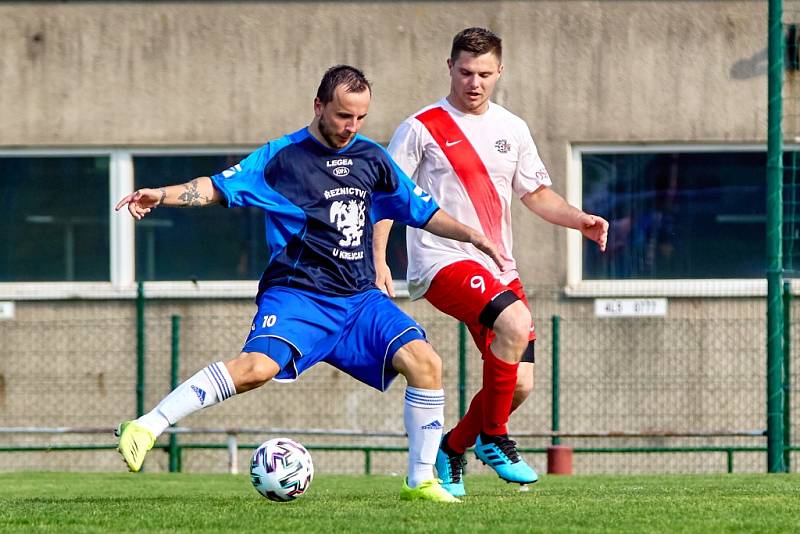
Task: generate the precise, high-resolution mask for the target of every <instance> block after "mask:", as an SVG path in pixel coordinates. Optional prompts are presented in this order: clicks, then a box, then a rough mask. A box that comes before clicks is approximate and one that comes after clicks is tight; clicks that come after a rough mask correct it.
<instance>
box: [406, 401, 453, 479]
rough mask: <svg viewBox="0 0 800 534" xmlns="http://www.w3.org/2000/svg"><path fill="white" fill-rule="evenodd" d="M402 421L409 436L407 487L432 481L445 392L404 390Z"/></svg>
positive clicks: (442, 428)
mask: <svg viewBox="0 0 800 534" xmlns="http://www.w3.org/2000/svg"><path fill="white" fill-rule="evenodd" d="M403 421H404V422H405V425H406V433H407V434H408V485H409V487H412V488H415V487H417V486H418V485H419V483H420V482H423V481H425V480H431V479H433V478H435V477H434V476H433V464H434V463H436V451H438V450H439V442H440V441H441V440H442V431H443V430H444V390H443V389H419V388H414V387H411V386H408V387H407V388H406V402H405V405H404V407H403Z"/></svg>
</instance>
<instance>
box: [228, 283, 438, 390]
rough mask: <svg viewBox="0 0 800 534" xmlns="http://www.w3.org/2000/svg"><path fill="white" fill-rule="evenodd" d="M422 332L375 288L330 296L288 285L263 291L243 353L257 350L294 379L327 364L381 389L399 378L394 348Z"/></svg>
mask: <svg viewBox="0 0 800 534" xmlns="http://www.w3.org/2000/svg"><path fill="white" fill-rule="evenodd" d="M415 339H425V331H424V330H423V329H422V327H421V326H420V325H419V324H417V322H416V321H414V320H413V319H412V318H411V317H409V316H408V315H406V314H405V313H404V312H403V311H402V310H400V308H398V307H397V306H396V305H395V304H394V302H392V301H391V299H389V297H387V296H386V295H385V294H383V293H382V292H381V291H379V290H378V289H371V290H368V291H365V292H363V293H358V294H356V295H351V296H349V297H332V296H328V295H322V294H319V293H313V292H310V291H304V290H301V289H294V288H288V287H271V288H269V289H267V290H266V291H265V292H264V294H263V295H261V299H260V301H259V303H258V312H257V313H256V316H255V317H254V318H253V324H252V325H251V326H250V335H249V336H247V341H246V342H245V344H244V347H243V348H242V352H261V353H263V354H266V355H267V356H269V357H270V358H271V359H273V360H275V361H276V362H277V363H278V365H280V366H281V370H280V372H279V373H278V374H277V376H276V377H275V380H278V381H292V380H295V379H296V378H297V377H298V376H300V374H301V373H302V372H303V371H305V370H306V369H309V368H310V367H311V366H313V365H314V364H316V363H317V362H326V363H328V364H330V365H332V366H334V367H336V368H337V369H339V370H341V371H343V372H345V373H347V374H349V375H350V376H352V377H353V378H355V379H356V380H360V381H361V382H364V383H365V384H367V385H369V386H372V387H374V388H375V389H377V390H379V391H385V390H386V388H388V387H389V385H390V384H391V383H392V380H394V379H395V378H396V377H397V371H396V370H395V369H394V367H392V363H391V359H392V356H394V353H395V352H397V349H399V348H400V347H402V346H403V345H405V344H406V343H408V342H409V341H413V340H415Z"/></svg>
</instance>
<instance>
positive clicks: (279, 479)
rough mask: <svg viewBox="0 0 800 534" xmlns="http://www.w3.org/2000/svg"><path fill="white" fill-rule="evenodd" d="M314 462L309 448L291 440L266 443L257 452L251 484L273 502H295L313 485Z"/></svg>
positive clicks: (253, 463)
mask: <svg viewBox="0 0 800 534" xmlns="http://www.w3.org/2000/svg"><path fill="white" fill-rule="evenodd" d="M313 478H314V463H313V462H312V461H311V455H310V454H309V453H308V451H307V450H306V448H305V447H303V446H302V445H300V444H299V443H297V442H296V441H293V440H291V439H289V438H275V439H271V440H268V441H265V442H264V443H262V444H261V446H259V447H258V448H257V449H256V452H255V453H253V460H252V461H251V462H250V481H251V482H252V483H253V487H255V488H256V491H258V492H259V493H260V494H261V495H263V496H264V497H266V498H267V499H269V500H271V501H277V502H284V501H293V500H295V499H296V498H298V497H299V496H301V495H302V494H304V493H305V492H306V491H308V488H309V486H311V480H312V479H313Z"/></svg>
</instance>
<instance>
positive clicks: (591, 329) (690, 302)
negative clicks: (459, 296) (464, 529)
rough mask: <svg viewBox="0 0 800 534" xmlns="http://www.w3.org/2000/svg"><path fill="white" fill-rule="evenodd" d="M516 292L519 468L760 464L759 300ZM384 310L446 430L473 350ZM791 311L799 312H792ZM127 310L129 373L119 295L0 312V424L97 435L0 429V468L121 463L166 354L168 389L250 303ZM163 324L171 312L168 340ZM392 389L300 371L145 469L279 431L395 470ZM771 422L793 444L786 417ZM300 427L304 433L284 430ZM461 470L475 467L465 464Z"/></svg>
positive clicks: (350, 468) (445, 329)
mask: <svg viewBox="0 0 800 534" xmlns="http://www.w3.org/2000/svg"><path fill="white" fill-rule="evenodd" d="M529 294H530V300H531V303H532V307H533V312H534V318H535V320H536V323H537V332H538V341H537V349H536V361H537V370H536V387H535V390H534V393H533V394H532V395H531V397H530V398H529V400H528V401H527V402H526V404H524V405H523V406H522V407H521V408H520V409H519V410H518V411H517V412H515V413H514V414H513V416H512V419H511V425H510V430H511V434H512V437H515V438H517V439H518V441H519V443H520V446H521V447H522V448H523V449H524V450H527V451H528V453H527V456H528V458H529V459H530V460H532V461H533V463H534V465H536V467H537V468H539V469H540V470H544V469H545V463H546V455H545V451H546V448H547V447H548V446H549V445H550V444H551V443H553V442H554V441H559V440H560V442H561V444H565V445H569V446H571V447H573V449H574V451H575V453H576V454H575V456H574V471H575V472H576V473H709V472H726V471H735V472H763V471H765V469H766V459H765V458H766V454H765V452H764V451H765V446H766V442H765V438H764V435H763V432H764V429H765V418H766V414H765V405H766V399H765V380H766V377H765V372H766V371H765V369H766V365H765V358H766V354H765V352H766V351H765V336H766V325H765V322H766V319H765V317H766V311H765V304H764V301H763V299H758V298H753V299H750V298H739V299H717V300H713V301H711V302H709V301H708V300H706V301H700V300H699V299H672V300H671V301H670V308H669V313H668V315H667V316H666V317H661V318H639V319H632V318H612V319H609V318H598V317H595V316H594V314H593V313H592V302H591V300H587V299H571V298H566V297H564V296H563V295H562V294H561V293H560V292H559V291H557V290H553V289H552V288H536V287H534V288H529ZM401 305H402V306H403V307H404V308H406V309H408V310H409V311H410V313H411V314H412V315H413V316H414V317H415V318H416V319H417V320H418V321H419V322H420V323H421V324H423V326H425V328H426V329H427V331H428V335H429V338H430V340H431V342H432V344H433V346H434V347H435V348H436V350H437V352H439V353H440V355H441V356H442V358H443V360H444V375H445V376H444V380H445V388H446V393H447V406H446V426H447V427H450V426H452V424H454V423H455V421H456V420H457V418H458V415H459V409H460V407H461V406H463V404H464V402H463V401H462V402H459V400H460V399H459V395H460V393H461V392H462V391H463V395H464V401H466V402H468V400H469V398H470V397H471V395H472V394H474V392H475V391H477V389H478V388H479V387H480V376H481V373H480V357H479V355H478V353H477V351H476V350H475V349H474V347H472V345H471V341H469V340H468V342H467V343H466V344H464V347H465V353H464V354H463V357H460V356H461V355H460V354H459V346H460V343H459V337H460V332H459V325H458V323H457V322H455V321H453V320H451V319H450V318H448V317H445V316H444V315H442V314H441V313H439V312H438V311H436V310H434V309H433V308H431V307H430V306H429V305H427V304H425V303H415V304H410V303H407V302H401ZM791 307H792V309H794V310H797V311H800V310H798V309H797V308H798V304H797V303H792V305H791ZM139 311H140V312H141V313H140V314H139V315H140V317H141V318H143V319H144V329H143V330H142V331H141V333H142V334H143V335H144V338H143V340H144V349H145V350H144V352H143V356H144V357H143V360H142V361H143V364H144V366H143V367H142V369H141V371H142V372H141V373H139V372H137V342H139V341H138V340H137V306H136V302H135V301H133V300H119V301H109V300H80V301H77V300H75V301H72V300H67V301H30V302H23V303H18V308H17V314H16V318H15V319H14V320H10V321H0V427H3V428H11V427H15V428H17V430H19V429H20V428H23V427H24V428H31V427H45V428H48V427H49V428H53V427H58V428H63V427H69V428H78V429H99V430H102V429H105V430H106V432H105V434H97V433H63V432H61V431H60V430H57V431H54V432H49V433H30V432H27V433H26V432H20V431H17V432H5V433H2V434H0V451H3V452H2V453H0V470H2V471H10V470H22V469H45V470H103V471H105V470H123V469H124V466H123V464H122V462H121V460H120V459H119V458H118V455H117V454H116V452H114V450H113V448H114V445H115V439H114V438H113V436H112V435H111V431H112V429H113V428H114V427H115V425H116V424H117V423H118V422H119V421H122V420H124V419H129V418H131V417H134V416H135V415H136V411H137V405H138V404H139V402H138V401H137V397H140V398H141V399H142V401H141V402H142V404H143V406H144V409H145V410H149V409H150V408H152V406H154V405H155V404H156V403H157V402H158V401H159V400H160V399H161V398H162V397H163V396H164V395H165V394H166V393H167V392H168V391H169V390H170V388H171V366H172V363H171V356H172V354H173V353H174V352H175V350H176V346H177V350H178V351H179V356H180V357H179V372H178V376H177V377H176V378H177V379H178V380H184V379H185V378H187V377H188V376H190V375H191V374H193V373H194V372H196V371H197V370H198V369H200V368H201V367H203V366H205V365H206V364H208V363H209V362H211V361H218V360H226V359H228V358H230V357H232V356H234V355H235V354H237V353H238V351H239V350H240V348H241V344H242V342H243V340H244V337H245V336H246V333H247V331H248V328H249V324H250V320H251V317H252V314H253V312H254V311H255V307H254V306H253V304H252V302H250V301H249V299H225V298H214V299H189V298H186V299H179V298H176V299H149V300H146V301H144V306H143V307H141V308H140V310H139ZM174 316H179V317H180V318H181V320H180V332H179V335H178V336H177V338H176V339H175V340H173V328H174V321H173V317H174ZM554 316H557V317H559V318H560V320H558V322H557V327H556V328H557V332H558V335H557V336H556V335H555V331H554V325H555V324H556V323H555V322H554V321H553V317H554ZM794 316H795V317H798V315H797V313H795V314H794ZM793 337H795V338H796V335H793ZM791 346H792V347H800V343H798V342H797V340H794V341H793V342H792V343H791ZM795 352H796V351H795ZM554 356H555V357H556V358H555V359H554ZM792 359H793V360H794V361H795V362H796V360H797V356H796V354H793V355H792ZM460 362H464V367H463V369H459V365H460ZM554 364H555V367H557V369H558V371H559V372H558V376H557V377H555V376H554V375H553V372H552V371H553V369H554ZM793 368H794V369H796V368H797V365H794V366H793ZM460 378H463V382H462V383H461V384H460V383H459V382H460ZM556 379H557V380H556ZM402 382H403V380H402V378H399V379H398V383H397V384H395V385H394V386H393V387H392V388H390V390H389V391H388V392H386V393H384V394H381V393H379V392H377V391H374V390H371V389H370V388H367V387H364V386H363V385H361V384H359V383H357V382H356V381H354V380H353V379H351V378H350V377H348V376H346V375H344V374H342V373H340V372H339V371H337V370H335V369H333V368H332V367H329V366H326V365H318V366H316V367H314V368H313V369H311V370H310V371H309V372H307V373H306V374H304V375H303V376H302V377H301V378H300V379H299V380H298V381H297V382H295V383H292V384H279V383H271V384H268V385H267V386H265V387H263V388H259V389H258V390H256V391H253V392H249V393H247V394H244V395H241V396H236V397H235V398H233V399H231V400H229V401H226V402H225V403H223V404H221V405H218V406H215V407H212V408H210V409H208V410H204V411H201V412H199V413H197V414H194V415H192V416H190V417H188V418H186V419H185V420H183V421H181V423H180V426H181V427H183V428H188V429H212V430H226V429H233V430H236V429H239V430H240V432H238V433H236V432H221V433H220V432H216V433H215V432H203V433H182V434H180V435H179V436H178V437H177V441H176V443H175V442H174V443H173V445H177V448H176V447H174V446H173V449H172V451H173V454H172V456H171V455H170V454H169V450H170V447H169V445H170V440H169V436H168V435H165V436H163V437H162V438H161V439H160V440H159V443H158V449H157V450H156V451H154V452H153V453H151V457H150V458H149V459H148V462H147V469H148V470H150V471H159V470H168V469H170V467H172V468H175V467H176V466H175V454H176V452H180V464H179V466H180V468H181V469H182V470H184V471H203V472H225V471H228V470H229V469H230V464H231V462H232V459H231V457H230V456H229V450H230V443H229V435H234V436H235V437H236V440H237V441H236V448H235V451H236V452H235V460H234V461H235V463H238V465H239V466H242V465H246V463H247V462H248V457H249V455H250V453H251V448H252V447H253V446H254V445H256V444H257V443H260V442H261V441H263V440H265V439H267V438H269V437H274V434H272V433H274V432H281V433H283V434H289V435H290V436H292V437H295V438H297V439H299V440H300V441H302V442H303V443H305V444H306V445H308V446H309V448H310V449H311V450H312V451H313V453H314V457H315V464H316V466H317V468H318V469H319V470H320V472H327V473H362V472H364V471H365V470H368V471H369V472H372V473H398V474H399V473H402V472H403V471H404V470H405V455H404V454H403V452H402V451H403V450H404V447H405V438H404V437H403V433H402V431H403V423H402V406H403V389H404V388H403V383H402ZM792 383H793V384H797V380H793V381H792ZM137 386H138V387H139V388H140V390H139V391H140V395H138V396H137ZM795 390H796V387H795ZM554 391H557V392H558V395H554ZM791 398H792V399H796V398H797V395H796V394H794V395H792V397H791ZM792 402H793V403H794V406H791V407H792V408H796V401H794V400H792ZM794 411H796V409H795V410H794ZM554 416H556V417H555V419H554ZM554 428H557V429H558V430H559V434H553V429H554ZM789 428H790V429H791V432H790V436H789V437H790V440H791V443H796V442H797V438H798V436H797V425H793V426H791V424H790V427H789ZM241 429H245V430H246V429H263V430H259V431H245V432H241ZM309 429H312V430H315V432H312V433H310V434H309V433H301V432H300V431H301V430H302V431H308V430H309ZM317 431H318V432H317ZM292 432H294V434H292ZM559 436H560V437H559ZM162 450H163V451H165V452H162ZM793 450H795V451H796V448H795V449H793ZM793 454H796V452H795V453H793ZM170 458H172V465H171V462H170ZM790 460H791V457H790ZM793 465H794V463H793ZM469 469H470V472H484V470H485V468H484V467H483V466H480V465H479V462H477V461H474V460H473V461H471V462H470V465H469Z"/></svg>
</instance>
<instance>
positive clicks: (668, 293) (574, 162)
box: [564, 143, 800, 298]
mask: <svg viewBox="0 0 800 534" xmlns="http://www.w3.org/2000/svg"><path fill="white" fill-rule="evenodd" d="M798 147H800V145H796V144H786V145H784V150H797V149H798ZM567 151H568V154H567V188H566V199H567V201H568V202H569V203H570V204H572V205H574V206H579V207H582V206H583V156H584V155H585V154H642V153H648V154H652V153H672V152H684V153H685V152H764V153H766V152H767V146H766V144H758V143H741V144H736V143H730V144H728V143H726V144H721V143H720V144H713V143H708V144H703V143H692V144H686V143H674V144H670V143H636V144H622V143H620V144H602V143H575V144H572V145H569V146H568V148H567ZM600 215H602V214H600ZM582 246H583V236H582V235H581V234H580V232H577V231H568V232H567V243H566V255H567V258H566V260H567V283H566V286H564V294H565V295H566V296H568V297H578V298H596V297H612V298H613V297H763V296H766V294H767V281H766V272H765V274H764V278H763V279H762V278H753V279H739V278H718V279H674V280H673V279H670V280H667V279H664V280H583V253H582ZM764 262H765V268H766V252H765V256H764ZM790 282H791V283H792V292H793V293H795V292H796V291H797V290H798V289H800V280H798V281H795V280H791V281H790Z"/></svg>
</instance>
